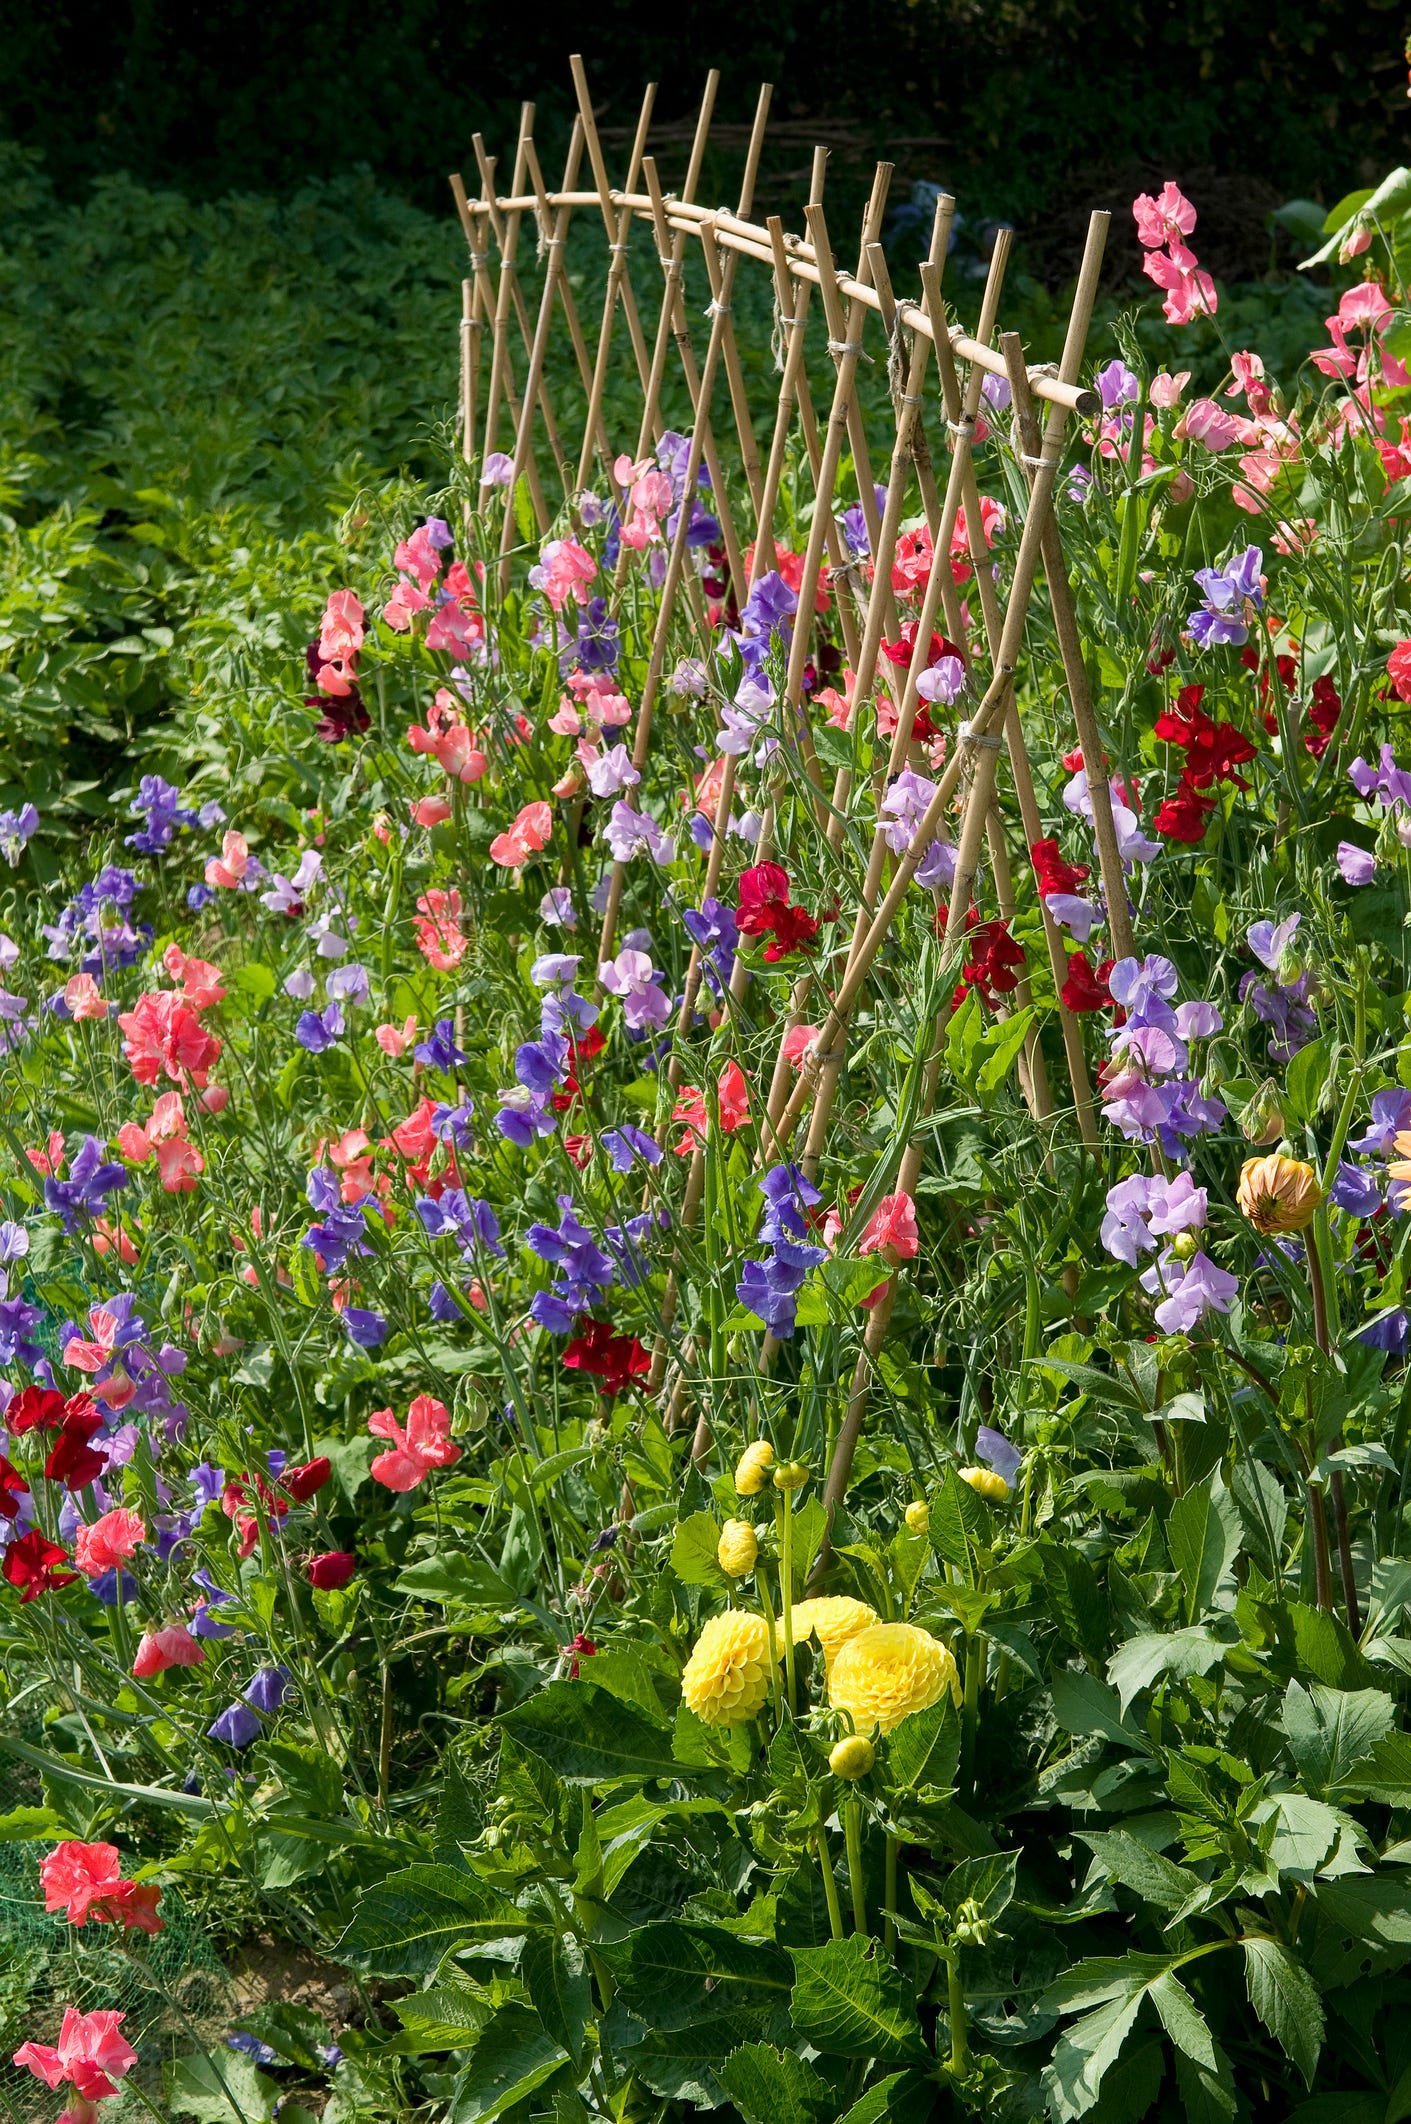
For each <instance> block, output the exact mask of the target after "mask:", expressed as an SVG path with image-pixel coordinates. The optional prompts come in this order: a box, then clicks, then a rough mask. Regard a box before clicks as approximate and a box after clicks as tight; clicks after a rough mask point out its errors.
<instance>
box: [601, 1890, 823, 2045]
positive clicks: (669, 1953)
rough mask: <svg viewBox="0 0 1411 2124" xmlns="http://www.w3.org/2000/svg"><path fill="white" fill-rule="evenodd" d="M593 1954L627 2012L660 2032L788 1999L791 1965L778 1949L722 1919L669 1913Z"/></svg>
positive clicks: (766, 2008) (767, 2008)
mask: <svg viewBox="0 0 1411 2124" xmlns="http://www.w3.org/2000/svg"><path fill="white" fill-rule="evenodd" d="M597 1952H598V1953H599V1954H600V1955H601V1956H602V1958H603V1960H604V1962H605V1963H606V1964H607V1966H608V1968H609V1970H610V1971H611V1972H612V1975H613V1977H614V1979H615V1981H616V1983H617V1985H618V1988H619V1990H620V1991H621V1994H622V1999H623V2003H624V2005H625V2006H626V2007H627V2009H628V2011H629V2012H630V2013H633V2014H635V2015H636V2016H637V2018H638V2019H639V2020H642V2021H645V2022H646V2023H647V2024H648V2026H649V2027H651V2028H653V2029H656V2030H658V2031H663V2032H666V2033H670V2032H671V2031H672V2030H674V2029H682V2028H688V2027H691V2026H692V2025H693V2024H694V2023H696V2022H701V2021H707V2020H722V2019H724V2018H726V2017H727V2016H729V2015H731V2014H739V2013H743V2014H746V2015H755V2014H759V2013H762V2012H768V2011H770V2010H773V2009H777V2008H779V2007H782V2006H784V2005H785V2004H786V2003H787V2001H788V1996H789V1988H790V1983H791V1980H792V1971H791V1969H790V1965H789V1958H788V1956H787V1955H786V1954H785V1953H784V1952H783V1951H782V1949H780V1948H778V1947H774V1946H770V1945H768V1944H766V1943H765V1942H762V1941H755V1940H742V1939H740V1938H739V1937H738V1935H737V1934H735V1933H733V1932H727V1931H726V1930H725V1929H724V1927H723V1926H720V1925H699V1924H688V1923H683V1922H681V1921H680V1920H678V1919H675V1918H668V1919H665V1920H664V1921H663V1922H661V1923H659V1924H653V1925H641V1926H639V1927H638V1928H637V1930H636V1931H635V1932H632V1933H629V1934H628V1936H627V1938H626V1939H624V1940H613V1941H609V1942H605V1943H604V1944H603V1945H601V1946H600V1947H599V1948H598V1950H597ZM755 2032H756V2033H757V2032H758V2030H757V2029H756V2031H755ZM729 2047H730V2048H734V2045H733V2044H732V2045H730V2046H729Z"/></svg>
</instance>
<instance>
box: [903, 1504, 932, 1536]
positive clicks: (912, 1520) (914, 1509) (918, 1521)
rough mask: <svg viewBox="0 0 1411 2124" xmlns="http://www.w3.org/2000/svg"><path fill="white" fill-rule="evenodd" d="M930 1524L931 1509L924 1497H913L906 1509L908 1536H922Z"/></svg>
mask: <svg viewBox="0 0 1411 2124" xmlns="http://www.w3.org/2000/svg"><path fill="white" fill-rule="evenodd" d="M930 1524H931V1507H930V1506H929V1505H928V1504H927V1502H926V1500H925V1498H924V1497H915V1498H913V1499H912V1501H911V1503H910V1504H909V1505H908V1506H907V1508H906V1530H907V1532H908V1534H924V1533H925V1532H926V1530H927V1528H928V1527H929V1526H930Z"/></svg>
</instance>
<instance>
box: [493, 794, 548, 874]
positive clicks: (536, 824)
mask: <svg viewBox="0 0 1411 2124" xmlns="http://www.w3.org/2000/svg"><path fill="white" fill-rule="evenodd" d="M553 826H554V814H553V807H552V806H551V805H549V804H546V803H545V802H544V801H543V800H542V799H541V800H540V801H539V802H538V803H537V804H526V805H525V806H524V809H523V810H522V811H521V812H520V813H519V816H518V817H517V818H516V819H515V820H514V821H513V823H512V824H511V825H510V826H509V827H507V828H506V830H505V832H504V833H497V834H496V836H495V838H494V840H493V841H492V842H491V843H490V861H491V862H492V863H498V864H499V865H500V867H501V869H502V870H518V869H520V868H521V867H522V866H523V865H524V864H525V863H527V862H528V861H529V858H530V856H532V855H537V854H538V852H539V850H540V849H541V848H543V847H544V846H545V844H546V843H547V841H548V838H549V835H550V834H551V833H552V832H553Z"/></svg>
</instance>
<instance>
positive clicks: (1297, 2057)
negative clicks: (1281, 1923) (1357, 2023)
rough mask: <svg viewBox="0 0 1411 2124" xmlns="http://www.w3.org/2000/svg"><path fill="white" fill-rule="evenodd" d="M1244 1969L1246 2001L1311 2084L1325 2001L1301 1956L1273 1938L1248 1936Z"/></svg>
mask: <svg viewBox="0 0 1411 2124" xmlns="http://www.w3.org/2000/svg"><path fill="white" fill-rule="evenodd" d="M1244 1975H1245V1982H1246V1983H1247V1984H1248V1986H1249V2003H1250V2005H1251V2006H1252V2007H1253V2008H1254V2010H1255V2012H1256V2013H1257V2014H1258V2016H1259V2018H1260V2020H1261V2021H1262V2022H1263V2023H1264V2026H1265V2027H1266V2028H1267V2029H1268V2031H1269V2033H1270V2035H1271V2036H1272V2037H1273V2038H1274V2041H1275V2042H1276V2043H1277V2044H1279V2046H1280V2047H1281V2049H1283V2050H1285V2051H1286V2052H1287V2053H1288V2055H1289V2057H1291V2058H1292V2059H1293V2062H1294V2064H1295V2065H1296V2066H1297V2067H1298V2069H1299V2071H1300V2072H1301V2073H1302V2074H1303V2084H1304V2086H1305V2087H1311V2086H1312V2085H1313V2075H1314V2073H1315V2072H1316V2071H1317V2069H1318V2053H1319V2051H1320V2050H1321V2049H1322V2047H1323V2002H1322V2000H1321V1998H1320V1997H1319V1995H1318V1987H1317V1985H1316V1984H1315V1983H1314V1981H1313V1979H1312V1977H1311V1976H1310V1975H1309V1974H1308V1971H1307V1970H1306V1969H1305V1968H1304V1966H1303V1964H1302V1962H1296V1961H1295V1960H1294V1958H1293V1956H1292V1955H1291V1954H1290V1953H1289V1951H1288V1949H1287V1947H1281V1946H1280V1945H1279V1942H1278V1941H1277V1940H1248V1939H1247V1940H1246V1941H1245V1943H1244Z"/></svg>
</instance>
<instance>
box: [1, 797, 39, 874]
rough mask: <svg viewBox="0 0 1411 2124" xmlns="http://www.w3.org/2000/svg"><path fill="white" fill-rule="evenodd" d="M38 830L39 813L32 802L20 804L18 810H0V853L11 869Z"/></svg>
mask: <svg viewBox="0 0 1411 2124" xmlns="http://www.w3.org/2000/svg"><path fill="white" fill-rule="evenodd" d="M38 831H39V813H38V812H37V811H36V809H35V807H34V805H33V804H22V805H21V806H20V808H19V810H18V811H0V855H2V856H3V857H4V858H5V861H6V862H7V863H8V864H9V866H10V868H11V870H13V869H14V868H15V866H16V865H17V864H18V862H19V860H20V857H21V856H22V855H23V854H24V852H25V849H26V847H27V846H28V844H29V842H30V841H32V840H33V838H34V836H35V834H36V833H37V832H38Z"/></svg>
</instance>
